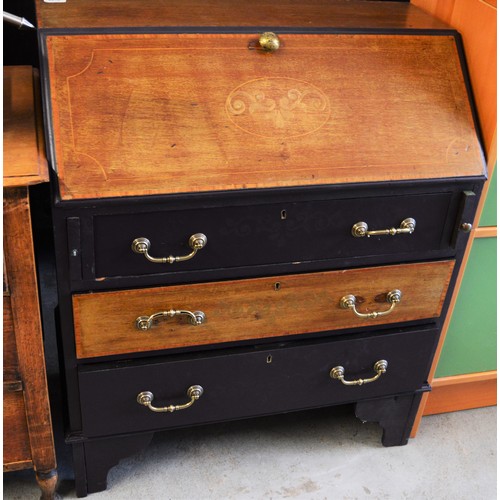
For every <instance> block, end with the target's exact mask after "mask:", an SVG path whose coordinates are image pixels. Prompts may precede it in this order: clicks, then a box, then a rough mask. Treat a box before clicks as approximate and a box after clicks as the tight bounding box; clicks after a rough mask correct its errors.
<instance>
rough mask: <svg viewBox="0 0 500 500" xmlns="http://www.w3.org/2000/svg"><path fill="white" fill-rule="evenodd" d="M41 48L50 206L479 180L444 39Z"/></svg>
mask: <svg viewBox="0 0 500 500" xmlns="http://www.w3.org/2000/svg"><path fill="white" fill-rule="evenodd" d="M44 36H45V39H44V42H45V44H46V47H45V50H44V53H46V55H47V72H48V77H49V82H48V85H49V87H50V94H49V95H50V111H51V126H52V131H51V134H50V137H51V138H53V144H51V149H52V151H53V161H54V166H55V167H56V168H57V172H58V177H59V186H60V191H61V195H62V198H63V199H85V198H105V197H117V196H138V195H150V194H170V193H191V192H208V191H224V190H234V189H248V188H270V187H287V186H308V185H321V184H342V183H356V182H357V183H359V182H384V181H393V180H405V179H435V178H443V177H444V178H446V177H447V178H452V177H465V176H481V175H483V174H484V160H483V157H482V154H481V149H480V146H479V142H478V139H477V137H476V133H475V131H474V125H473V120H472V115H471V112H470V108H469V102H468V96H467V91H466V87H465V84H464V79H463V75H462V70H461V65H460V60H459V55H458V51H457V47H456V41H455V38H454V37H453V36H451V35H448V36H431V35H417V34H413V35H412V36H407V35H404V36H401V35H394V34H391V35H389V34H382V33H381V34H377V36H373V35H372V34H351V33H343V34H326V33H323V34H300V33H296V34H282V35H279V36H280V37H281V42H282V43H281V48H280V49H279V50H278V51H277V52H275V53H273V54H269V53H265V52H264V51H263V50H261V49H260V48H258V43H257V42H258V38H259V33H257V32H256V33H251V34H230V33H225V34H220V33H219V34H193V33H191V34H189V33H185V34H165V33H158V32H156V33H154V34H153V33H151V34H137V33H136V34H99V33H93V34H92V35H91V36H89V35H85V34H71V35H70V36H68V35H59V34H54V33H49V34H46V35H45V34H44ZM424 53H425V54H426V57H422V54H424ZM410 117H411V118H410Z"/></svg>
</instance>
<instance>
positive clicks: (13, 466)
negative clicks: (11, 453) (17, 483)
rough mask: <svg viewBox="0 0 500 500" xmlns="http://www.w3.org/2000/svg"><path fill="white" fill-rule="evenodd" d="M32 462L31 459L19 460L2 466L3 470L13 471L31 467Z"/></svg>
mask: <svg viewBox="0 0 500 500" xmlns="http://www.w3.org/2000/svg"><path fill="white" fill-rule="evenodd" d="M32 468H33V462H32V461H31V460H22V461H20V462H11V463H10V464H6V465H4V466H3V471H4V472H13V471H15V470H24V469H32Z"/></svg>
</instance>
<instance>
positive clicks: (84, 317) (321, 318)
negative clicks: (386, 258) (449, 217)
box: [73, 261, 454, 358]
mask: <svg viewBox="0 0 500 500" xmlns="http://www.w3.org/2000/svg"><path fill="white" fill-rule="evenodd" d="M453 267H454V261H441V262H430V263H419V264H406V265H395V266H386V267H383V268H362V269H351V270H346V271H333V272H324V273H313V274H306V275H288V276H279V277H267V278H258V279H251V280H240V281H227V282H219V283H204V284H195V285H179V286H171V287H163V288H149V289H141V290H128V291H118V292H103V293H92V294H77V295H74V296H73V306H74V315H75V337H76V346H77V347H76V349H77V356H78V357H80V358H86V357H94V356H104V355H112V354H120V353H126V352H141V351H148V350H155V349H166V348H172V347H180V346H188V345H206V344H216V343H220V342H233V341H241V340H247V339H257V338H266V337H275V336H284V335H294V334H301V333H310V332H319V331H327V330H337V329H341V328H356V327H364V326H372V325H381V324H389V323H399V322H404V321H411V320H418V319H424V318H432V317H437V316H439V314H440V313H441V308H442V305H443V301H444V297H445V294H446V291H447V289H448V283H449V280H450V276H451V272H452V270H453ZM394 289H399V290H401V292H402V294H403V298H402V301H401V302H400V303H399V304H397V305H396V307H395V309H394V310H393V311H392V312H391V313H390V314H389V315H387V316H381V317H379V318H377V319H366V318H358V317H356V316H355V315H354V313H353V312H352V311H351V310H348V309H342V308H341V307H340V305H339V302H340V299H341V298H342V297H343V296H344V295H348V294H353V295H355V296H356V297H357V301H358V310H359V311H360V312H362V313H366V312H373V311H384V310H387V309H389V307H390V305H389V304H388V303H387V302H386V295H387V293H388V292H390V291H391V290H394ZM170 309H174V310H176V309H177V310H179V309H183V310H189V311H192V312H194V311H200V310H201V311H203V312H204V313H205V315H206V322H205V323H203V324H201V325H198V326H193V325H191V324H190V323H189V322H188V321H187V320H186V317H185V316H184V317H175V318H169V319H166V320H161V321H160V322H159V323H158V324H157V325H155V326H153V327H152V328H151V329H150V330H148V331H141V330H138V329H137V328H136V326H135V320H136V318H138V317H139V316H150V315H152V314H154V313H157V312H160V311H167V310H170Z"/></svg>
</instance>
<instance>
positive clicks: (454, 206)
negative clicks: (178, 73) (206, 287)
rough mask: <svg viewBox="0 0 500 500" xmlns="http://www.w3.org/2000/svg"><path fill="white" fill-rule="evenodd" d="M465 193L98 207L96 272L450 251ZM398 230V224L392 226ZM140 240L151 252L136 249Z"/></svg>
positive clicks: (405, 257)
mask: <svg viewBox="0 0 500 500" xmlns="http://www.w3.org/2000/svg"><path fill="white" fill-rule="evenodd" d="M464 197H465V201H467V202H468V203H469V204H475V201H476V200H475V198H477V197H475V196H469V197H467V196H465V195H464V194H463V193H462V192H438V193H436V192H435V193H425V194H415V195H407V196H376V197H362V198H352V199H333V200H315V201H302V202H295V203H292V202H283V203H269V204H262V205H246V206H245V205H244V206H226V207H220V208H203V209H191V210H172V211H168V210H158V211H156V212H144V213H130V212H127V213H122V214H116V213H115V214H112V215H104V214H103V215H96V216H95V217H94V219H93V229H94V258H95V277H96V278H97V279H101V278H114V277H121V276H141V275H148V274H163V273H175V272H183V271H193V270H203V269H205V270H206V269H230V268H236V267H243V266H262V265H269V264H282V263H291V262H294V263H297V262H308V261H320V260H329V261H332V260H349V261H350V262H353V263H354V262H355V261H356V260H357V259H360V258H366V257H368V256H372V257H373V256H379V257H381V256H390V257H389V260H390V261H394V260H408V259H411V258H414V259H415V258H418V259H422V258H430V257H433V258H435V257H436V256H439V255H440V254H441V255H442V256H445V255H446V254H448V255H449V254H450V253H452V247H453V238H454V235H456V231H457V230H458V229H457V224H458V223H457V214H458V213H459V209H460V206H461V204H460V202H461V201H462V200H464ZM469 198H471V199H469ZM395 231H401V232H400V233H399V234H390V232H392V233H394V232H395ZM371 232H375V233H376V234H370V233H371ZM379 232H380V233H384V232H386V233H389V234H377V233H379ZM200 233H201V234H203V235H204V236H205V237H206V243H205V246H204V247H203V248H201V249H200V250H197V251H196V253H195V254H194V255H192V253H193V247H194V246H195V245H194V244H193V239H196V238H193V235H196V234H200ZM363 235H364V236H363ZM204 241H205V240H204ZM190 243H191V245H190ZM141 245H142V249H143V250H144V248H145V247H148V250H147V253H142V254H141V253H138V252H139V251H140V250H141ZM134 249H135V251H134ZM176 257H180V258H181V261H177V262H176V261H175V258H176ZM162 259H163V261H162ZM183 259H187V260H183ZM386 260H387V259H386Z"/></svg>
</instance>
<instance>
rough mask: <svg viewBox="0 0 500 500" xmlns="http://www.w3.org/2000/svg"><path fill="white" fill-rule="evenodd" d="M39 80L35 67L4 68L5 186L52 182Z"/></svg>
mask: <svg viewBox="0 0 500 500" xmlns="http://www.w3.org/2000/svg"><path fill="white" fill-rule="evenodd" d="M38 83H39V82H38V77H37V76H36V75H35V74H34V73H33V68H32V67H31V66H6V67H4V69H3V185H4V187H11V186H12V187H13V186H27V185H29V184H37V183H39V182H45V181H47V180H48V178H49V175H48V170H47V160H46V158H45V142H44V137H43V125H42V123H41V120H40V119H39V117H38V115H37V113H36V109H37V106H39V96H38V94H39V88H38Z"/></svg>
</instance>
